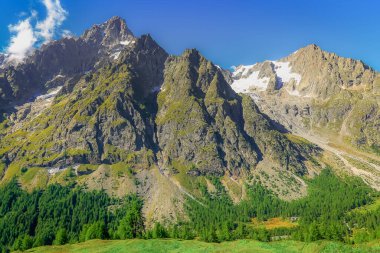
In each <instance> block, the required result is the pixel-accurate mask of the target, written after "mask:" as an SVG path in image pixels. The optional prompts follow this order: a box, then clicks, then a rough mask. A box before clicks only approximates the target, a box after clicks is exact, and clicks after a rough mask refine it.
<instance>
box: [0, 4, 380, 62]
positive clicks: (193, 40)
mask: <svg viewBox="0 0 380 253" xmlns="http://www.w3.org/2000/svg"><path fill="white" fill-rule="evenodd" d="M43 1H45V3H46V1H48V2H49V1H53V2H54V1H58V0H1V3H0V10H1V15H0V48H2V49H3V50H6V49H7V47H8V46H9V43H10V38H11V37H10V36H11V33H10V31H9V25H10V24H13V25H15V24H17V23H18V22H19V21H20V20H23V19H25V18H27V17H29V16H31V15H32V14H31V11H32V10H35V11H36V12H37V13H38V14H34V15H35V16H36V17H35V18H33V19H32V21H31V23H32V26H33V25H35V24H33V22H34V23H37V22H42V21H43V20H44V19H45V18H46V15H47V14H48V13H47V11H46V8H45V6H44V5H43ZM60 4H61V6H62V8H63V9H64V10H65V20H64V21H63V22H62V24H61V25H59V24H56V27H54V29H55V35H54V36H55V38H56V37H57V36H59V34H60V32H61V31H62V30H69V31H71V32H72V33H74V34H76V35H79V34H81V33H82V32H83V31H84V30H85V29H86V28H88V27H90V26H91V25H92V24H95V23H102V22H104V21H105V20H107V19H108V18H110V17H111V16H114V15H118V16H121V17H123V18H124V19H126V21H127V24H128V26H129V28H130V29H131V30H132V31H133V32H134V33H135V35H141V34H144V33H150V34H151V35H152V36H153V38H154V39H155V40H156V41H157V42H158V43H159V44H160V45H161V46H162V47H164V48H165V49H166V50H167V51H168V52H169V53H171V54H180V53H181V52H182V51H183V50H184V49H185V48H197V49H199V50H200V51H201V52H202V54H203V55H205V56H206V57H207V58H209V59H210V60H212V61H213V62H215V63H216V64H219V65H221V66H223V67H225V68H228V67H230V66H232V65H238V64H251V63H255V62H258V61H262V60H265V59H278V58H281V57H283V56H286V55H288V54H290V53H291V52H293V51H295V50H297V49H298V48H300V47H303V46H305V45H308V44H311V43H315V44H317V45H319V46H320V47H322V49H325V50H327V51H332V52H335V53H337V54H338V55H341V56H345V57H351V58H355V59H361V60H363V61H364V62H366V63H367V64H368V65H370V66H372V67H374V68H375V69H377V70H380V43H379V42H380V19H379V13H380V12H379V10H380V1H376V0H373V1H370V0H318V1H317V0H262V1H255V0H214V1H211V0H209V1H208V0H203V1H200V0H192V1H182V0H176V1H175V0H136V1H128V0H91V1H90V0H60ZM33 29H34V28H33ZM39 39H40V40H42V39H45V37H40V38H39Z"/></svg>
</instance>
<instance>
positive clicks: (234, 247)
mask: <svg viewBox="0 0 380 253" xmlns="http://www.w3.org/2000/svg"><path fill="white" fill-rule="evenodd" d="M28 252H42V253H58V252H75V253H82V252H83V253H84V252H91V253H101V252H112V253H118V252H120V253H121V252H128V253H133V252H154V253H160V252H173V253H174V252H181V253H182V252H189V253H190V252H191V253H195V252H200V253H204V252H205V253H206V252H240V253H242V252H255V253H256V252H257V253H261V252H281V253H286V252H305V253H306V252H313V253H314V252H331V253H338V252H355V253H356V252H357V253H365V252H380V241H376V242H372V243H370V244H363V245H360V246H350V245H344V244H341V243H336V242H327V241H319V242H313V243H302V242H296V241H280V242H271V243H264V242H258V241H253V240H238V241H233V242H223V243H205V242H201V241H194V240H193V241H180V240H172V239H167V240H165V239H156V240H126V241H122V240H118V241H102V240H92V241H87V242H85V243H79V244H72V245H64V246H44V247H40V248H35V249H31V250H29V251H28Z"/></svg>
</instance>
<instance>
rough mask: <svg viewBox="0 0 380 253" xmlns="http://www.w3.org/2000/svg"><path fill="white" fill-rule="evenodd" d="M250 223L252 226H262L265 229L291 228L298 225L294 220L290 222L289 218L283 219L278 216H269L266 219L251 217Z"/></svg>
mask: <svg viewBox="0 0 380 253" xmlns="http://www.w3.org/2000/svg"><path fill="white" fill-rule="evenodd" d="M252 224H253V226H254V227H258V228H260V227H263V228H266V229H269V230H270V229H276V228H293V227H296V226H298V224H297V223H296V222H291V221H290V220H287V219H283V218H280V217H276V218H271V219H268V220H266V221H259V220H257V219H256V218H253V219H252Z"/></svg>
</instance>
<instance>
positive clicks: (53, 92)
mask: <svg viewBox="0 0 380 253" xmlns="http://www.w3.org/2000/svg"><path fill="white" fill-rule="evenodd" d="M61 89H62V86H59V87H57V88H55V89H54V90H52V91H51V92H49V93H48V94H45V95H40V96H37V97H36V101H37V100H46V99H49V98H53V97H55V96H56V95H57V93H58V92H59V91H60V90H61Z"/></svg>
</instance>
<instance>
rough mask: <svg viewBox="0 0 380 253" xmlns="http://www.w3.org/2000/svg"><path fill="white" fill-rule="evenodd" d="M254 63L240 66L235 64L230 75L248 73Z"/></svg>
mask: <svg viewBox="0 0 380 253" xmlns="http://www.w3.org/2000/svg"><path fill="white" fill-rule="evenodd" d="M255 65H256V64H253V65H240V66H237V67H235V68H234V72H233V73H232V77H235V76H237V75H239V74H241V76H244V75H246V74H247V73H248V71H249V70H250V69H251V68H252V67H253V66H255Z"/></svg>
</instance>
